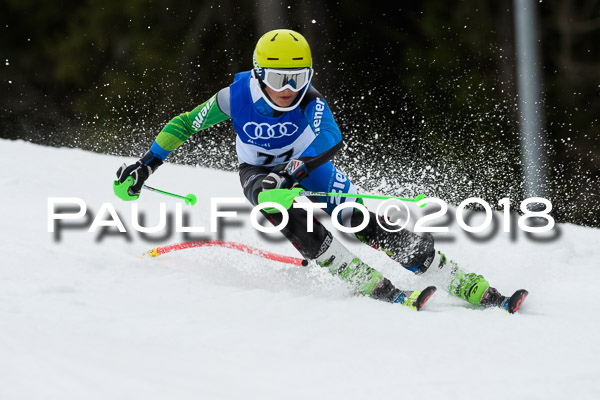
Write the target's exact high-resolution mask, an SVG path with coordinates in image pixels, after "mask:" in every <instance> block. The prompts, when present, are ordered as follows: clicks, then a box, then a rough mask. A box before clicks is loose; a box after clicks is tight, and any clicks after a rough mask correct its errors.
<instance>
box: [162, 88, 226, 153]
mask: <svg viewBox="0 0 600 400" xmlns="http://www.w3.org/2000/svg"><path fill="white" fill-rule="evenodd" d="M225 91H227V92H228V91H229V87H226V88H224V89H221V91H219V92H218V93H217V94H215V95H214V96H212V97H211V98H210V99H208V100H207V101H205V102H204V103H202V104H200V105H199V106H197V107H196V108H194V109H193V110H192V111H189V112H184V113H182V114H179V115H178V116H176V117H175V118H173V119H171V120H170V121H169V123H167V125H166V126H165V127H164V128H163V129H162V131H160V133H159V134H158V136H157V137H156V140H155V141H154V143H153V144H152V147H151V148H150V152H151V153H152V155H153V156H154V157H156V158H158V159H160V160H164V159H165V158H167V156H168V155H169V154H170V153H171V152H172V151H173V150H175V149H176V148H177V147H179V146H181V145H182V144H183V142H185V141H186V140H188V139H189V138H190V136H192V135H193V134H194V133H196V132H198V131H201V130H203V129H206V128H209V127H211V126H213V125H216V124H218V123H219V122H222V121H225V120H227V119H229V95H228V93H227V95H226V96H224V95H223V93H224V92H225Z"/></svg>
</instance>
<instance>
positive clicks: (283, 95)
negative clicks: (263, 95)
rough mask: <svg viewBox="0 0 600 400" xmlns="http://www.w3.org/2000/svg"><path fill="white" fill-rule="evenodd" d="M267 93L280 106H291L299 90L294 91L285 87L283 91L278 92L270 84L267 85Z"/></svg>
mask: <svg viewBox="0 0 600 400" xmlns="http://www.w3.org/2000/svg"><path fill="white" fill-rule="evenodd" d="M265 90H266V91H267V94H268V95H269V97H270V98H271V100H273V102H274V103H275V104H276V105H278V106H279V107H289V106H291V105H292V103H293V102H294V100H296V97H298V93H299V92H294V91H292V90H290V89H285V90H283V91H281V92H276V91H274V90H273V89H271V88H270V87H268V86H265Z"/></svg>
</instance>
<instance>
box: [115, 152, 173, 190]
mask: <svg viewBox="0 0 600 400" xmlns="http://www.w3.org/2000/svg"><path fill="white" fill-rule="evenodd" d="M162 163H163V161H162V160H161V159H160V158H157V157H155V156H154V154H152V152H150V151H149V152H147V153H146V154H144V156H143V157H142V158H140V159H139V160H138V161H136V162H135V164H131V165H127V164H123V165H122V166H121V167H119V169H118V170H117V180H116V181H115V182H114V191H115V194H116V195H117V196H118V197H120V198H121V199H122V200H125V201H129V200H135V199H137V198H138V197H140V192H141V191H142V186H143V185H144V182H146V179H148V177H149V176H150V175H152V173H153V172H154V171H156V169H157V168H158V167H160V166H161V165H162Z"/></svg>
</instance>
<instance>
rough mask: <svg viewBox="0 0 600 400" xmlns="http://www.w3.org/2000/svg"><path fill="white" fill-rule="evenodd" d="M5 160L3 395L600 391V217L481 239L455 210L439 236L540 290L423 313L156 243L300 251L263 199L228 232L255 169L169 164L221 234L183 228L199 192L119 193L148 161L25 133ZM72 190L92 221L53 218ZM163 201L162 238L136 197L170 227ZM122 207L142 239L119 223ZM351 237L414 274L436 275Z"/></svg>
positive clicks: (317, 278)
mask: <svg viewBox="0 0 600 400" xmlns="http://www.w3.org/2000/svg"><path fill="white" fill-rule="evenodd" d="M0 154H2V157H0V187H2V196H1V197H0V204H1V208H0V210H1V211H0V212H1V213H2V218H1V219H0V224H1V227H2V229H1V233H0V235H1V236H0V249H1V255H2V257H1V261H0V399H6V400H16V399H60V400H67V399H77V400H80V399H87V400H91V399H102V400H105V399H111V400H115V399H144V400H151V399H259V398H260V399H303V400H305V399H365V398H391V399H394V398H398V399H400V398H409V399H420V398H428V399H431V398H434V399H464V398H478V399H486V400H490V399H565V398H572V399H598V398H600V383H599V382H600V379H599V378H600V363H599V362H598V359H599V356H600V344H599V341H598V337H599V336H598V332H599V331H600V322H599V317H600V302H599V301H598V300H597V297H598V295H597V293H598V283H599V281H600V268H598V266H599V265H598V260H600V246H598V243H599V240H600V231H599V230H598V229H593V228H584V227H579V226H574V225H569V224H559V225H557V226H556V227H555V228H554V229H553V231H552V232H550V233H549V234H544V235H538V239H539V238H541V239H543V240H535V238H532V237H530V236H528V235H526V234H525V233H524V232H522V231H521V230H519V229H518V228H515V227H514V226H513V229H512V232H511V233H504V232H503V229H502V225H500V227H499V228H497V229H496V230H495V231H491V233H490V232H488V233H485V232H484V233H482V234H475V235H473V237H470V236H468V235H466V234H465V232H464V231H463V230H461V229H460V228H459V227H458V226H457V224H456V221H455V219H454V220H453V214H452V210H455V209H453V208H451V213H450V214H449V218H448V219H447V220H444V219H441V220H440V221H441V222H442V223H446V224H447V225H449V226H450V232H449V233H448V234H444V235H436V237H437V239H438V241H437V248H438V249H440V250H442V251H443V252H445V253H446V255H447V256H448V257H450V258H452V259H453V260H455V261H457V262H458V263H459V264H460V265H461V267H462V268H464V269H467V270H470V271H475V272H477V273H479V274H482V275H484V276H485V277H486V278H487V279H488V280H489V281H490V282H491V284H492V285H493V286H495V287H497V288H498V289H499V290H500V291H502V292H503V293H505V294H508V293H512V292H513V291H514V290H516V289H520V288H526V289H528V290H529V291H530V296H529V298H528V299H527V301H526V303H525V305H524V306H523V308H522V309H521V311H520V312H519V313H518V314H516V315H509V314H508V313H506V312H504V311H502V310H499V309H488V310H483V311H482V310H476V309H473V308H470V307H468V306H467V305H466V304H465V303H464V302H461V301H459V300H458V299H455V298H452V297H450V296H449V295H448V294H447V293H445V292H443V291H442V290H438V292H437V293H436V294H435V296H434V297H433V298H432V299H431V300H430V301H429V302H428V303H427V305H426V306H425V308H424V309H423V311H421V312H416V311H413V310H411V309H408V308H406V307H403V306H400V305H393V304H387V303H383V302H379V301H375V300H372V299H369V298H364V297H357V296H354V295H353V294H352V293H351V291H350V290H349V288H348V287H347V286H346V285H345V284H344V283H342V282H340V281H339V280H338V279H337V278H335V277H333V276H331V275H329V273H327V272H326V271H324V270H322V269H320V268H318V267H316V266H313V265H310V266H308V267H297V266H291V265H287V264H282V263H279V262H276V261H268V260H265V259H262V258H260V257H258V256H256V255H252V254H244V253H241V252H238V251H235V250H231V249H224V248H197V249H188V250H182V251H177V252H173V253H169V254H165V255H162V256H160V257H158V258H149V257H141V255H142V254H143V253H144V252H145V251H147V250H149V249H152V248H155V247H157V246H162V245H166V244H171V243H177V242H182V241H185V240H198V239H219V240H227V241H236V242H240V243H244V244H247V245H250V246H254V247H258V248H261V249H264V250H268V251H273V252H277V253H281V254H286V255H292V256H299V254H298V253H297V252H296V250H295V249H294V248H293V246H292V245H291V244H289V243H288V242H287V241H285V240H280V239H279V236H278V234H259V233H258V232H257V230H256V229H254V228H253V227H252V226H251V224H250V222H249V212H250V210H251V208H250V207H249V206H248V205H246V204H231V205H229V206H227V205H221V206H219V207H220V209H228V210H230V211H236V212H237V217H227V218H224V219H222V220H223V221H224V222H223V223H222V224H221V225H220V226H219V230H218V232H217V233H211V232H210V222H211V215H212V214H211V211H210V204H211V203H210V199H211V198H217V197H219V198H238V199H239V198H241V197H242V196H243V195H242V191H241V188H240V184H239V179H238V177H237V175H236V174H235V173H230V172H223V171H217V170H210V169H204V168H193V167H190V166H181V165H174V164H169V163H166V164H165V165H163V166H162V167H161V168H160V169H159V170H158V171H157V173H156V174H155V175H153V176H152V177H151V178H150V180H149V181H148V184H149V185H151V186H154V187H157V188H160V189H164V190H167V191H171V192H174V193H180V194H184V195H185V194H187V193H194V194H196V195H197V196H198V204H197V205H196V206H194V207H189V206H185V205H183V207H182V215H184V216H185V218H184V222H183V223H182V226H186V227H189V228H190V229H192V228H196V229H199V227H204V229H205V232H204V233H197V232H192V233H177V232H175V226H176V221H175V217H174V216H175V215H176V207H177V206H176V205H177V204H178V203H179V204H181V203H182V202H181V201H180V200H177V199H174V198H170V197H167V196H163V195H160V194H157V193H152V192H149V191H144V192H143V193H142V196H141V197H140V199H139V200H138V201H136V202H133V203H132V202H123V201H121V200H119V199H118V198H117V197H115V196H114V194H113V193H112V181H113V180H114V175H115V171H116V169H117V168H118V166H119V165H120V164H122V163H123V162H127V163H129V162H131V161H134V160H133V159H122V158H118V157H113V156H106V155H99V154H94V153H89V152H84V151H81V150H76V149H65V148H49V147H42V146H38V145H33V144H31V143H27V142H22V141H17V142H14V141H6V140H1V141H0ZM346 172H348V173H349V175H350V176H352V171H346ZM52 198H71V200H70V201H73V198H76V199H80V201H81V202H83V203H84V204H85V206H86V216H85V217H80V218H77V219H74V220H65V221H61V223H62V225H60V224H59V225H58V226H57V228H56V229H55V232H53V233H52V232H49V223H48V219H49V217H48V216H49V206H48V205H49V200H50V199H52ZM160 203H164V204H165V209H166V215H169V216H170V219H169V220H168V221H167V224H166V225H167V228H165V230H163V231H161V232H157V233H153V234H147V235H146V236H142V235H141V234H139V233H138V232H137V231H136V230H135V229H134V225H133V221H132V219H133V218H132V217H133V215H134V214H136V212H135V210H134V209H132V204H136V205H137V206H139V210H138V211H137V214H139V215H140V216H141V215H142V214H143V215H144V216H145V219H144V220H143V222H142V219H141V218H140V224H141V225H142V226H147V227H152V226H155V225H157V224H158V223H159V222H160V221H159V216H160ZM61 204H62V206H66V205H68V204H66V203H61ZM61 204H59V206H60V205H61ZM103 204H104V206H103ZM107 204H108V205H107ZM368 204H369V206H370V207H371V206H373V205H374V206H376V205H377V204H376V203H373V202H371V203H368ZM111 208H114V209H115V210H116V212H117V215H118V218H119V219H120V220H122V223H123V225H124V227H125V228H126V230H127V233H118V230H117V229H116V228H115V227H108V228H107V227H103V226H102V221H107V223H111V221H112V222H114V220H115V219H114V217H111V214H110V210H111ZM77 209H79V206H76V205H75V204H71V209H70V210H66V209H63V210H59V211H60V212H62V213H66V212H71V213H75V212H76V211H77ZM101 210H103V212H102V213H100V211H101ZM100 214H102V215H100ZM137 214H136V215H137ZM327 218H328V217H327V216H326V215H324V214H319V219H322V220H323V221H324V222H325V223H326V224H329V221H328V220H327ZM474 220H475V219H474ZM474 220H473V221H474ZM499 220H500V221H501V218H500V219H499ZM92 221H96V228H97V229H96V230H95V232H88V229H89V228H90V225H91V224H92ZM452 221H454V222H452ZM472 224H476V222H472ZM50 225H51V226H52V225H53V224H50ZM328 226H330V224H329V225H328ZM169 230H170V231H169ZM336 236H338V237H340V238H342V237H344V236H346V235H345V234H343V233H340V232H336ZM344 243H345V244H346V245H347V246H348V247H349V248H350V249H352V251H354V252H355V253H356V254H357V255H358V256H360V257H361V258H362V259H363V260H364V261H366V262H367V263H369V264H370V265H371V266H373V267H375V268H377V269H379V270H380V271H381V272H382V273H384V275H386V276H387V277H389V278H390V279H391V280H392V281H393V282H394V283H395V284H396V285H397V286H399V287H402V288H413V289H419V288H423V287H425V286H427V285H428V282H427V280H426V279H425V277H417V276H414V275H413V274H412V273H410V272H408V271H406V270H404V269H403V268H401V267H400V266H398V265H396V264H395V263H394V262H393V261H392V260H390V259H389V258H387V256H385V255H384V254H382V253H380V252H377V251H376V250H374V249H372V248H369V247H367V246H364V245H361V244H359V243H357V242H356V240H351V239H344Z"/></svg>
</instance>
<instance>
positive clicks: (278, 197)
mask: <svg viewBox="0 0 600 400" xmlns="http://www.w3.org/2000/svg"><path fill="white" fill-rule="evenodd" d="M299 196H322V197H330V196H331V197H354V198H359V199H382V200H388V199H396V200H400V201H410V202H415V203H416V202H418V201H420V200H423V199H424V198H425V195H424V194H419V195H418V196H417V197H415V198H411V197H394V196H380V195H375V194H360V193H338V192H312V191H308V190H304V189H302V188H294V189H272V190H265V191H264V192H260V193H259V194H258V202H259V203H265V202H273V203H278V204H281V205H282V206H283V207H284V208H285V209H286V210H289V208H290V207H291V206H292V203H293V202H294V199H295V198H296V197H299ZM425 205H426V204H421V205H420V207H425ZM265 211H266V212H267V213H269V214H272V213H276V212H279V210H277V209H276V208H271V207H269V208H265Z"/></svg>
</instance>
